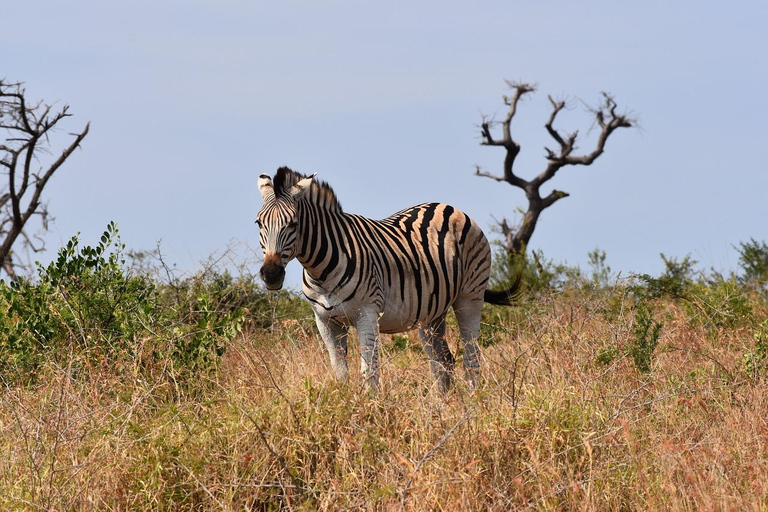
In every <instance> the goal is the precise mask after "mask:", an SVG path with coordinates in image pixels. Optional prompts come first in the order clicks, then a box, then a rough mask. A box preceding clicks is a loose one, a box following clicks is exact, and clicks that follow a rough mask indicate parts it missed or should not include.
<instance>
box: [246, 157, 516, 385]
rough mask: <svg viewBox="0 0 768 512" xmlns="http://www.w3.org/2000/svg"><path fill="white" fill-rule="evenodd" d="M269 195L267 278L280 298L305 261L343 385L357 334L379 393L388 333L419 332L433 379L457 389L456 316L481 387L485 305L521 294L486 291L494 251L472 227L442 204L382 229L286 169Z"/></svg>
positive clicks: (308, 289)
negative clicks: (452, 333)
mask: <svg viewBox="0 0 768 512" xmlns="http://www.w3.org/2000/svg"><path fill="white" fill-rule="evenodd" d="M259 189H260V191H261V193H262V196H263V198H264V205H263V206H262V208H261V211H260V212H259V214H258V221H257V222H258V223H259V225H260V233H259V238H260V242H261V246H262V249H263V251H264V266H263V267H262V269H261V275H262V278H263V279H264V282H265V284H266V286H267V287H268V288H270V289H279V288H280V287H281V286H282V280H283V277H284V275H285V271H284V269H285V265H286V264H287V263H288V262H289V261H290V260H291V259H293V258H296V259H298V260H299V262H300V263H301V264H302V266H303V267H304V276H303V291H304V294H305V296H306V298H307V300H309V302H310V303H311V304H312V307H313V309H314V311H315V315H316V318H317V324H318V328H319V329H320V333H321V336H322V337H323V340H324V341H325V343H326V345H327V346H328V350H329V354H330V356H331V363H332V365H333V367H334V370H335V372H336V375H337V377H338V378H339V379H342V380H344V379H346V378H347V376H348V371H347V364H346V352H347V349H346V347H347V341H346V331H347V328H348V327H349V326H355V327H356V328H357V331H358V334H359V336H360V344H361V353H362V359H363V361H362V363H361V365H362V370H363V374H364V377H365V379H366V381H367V383H368V385H369V386H370V387H371V388H372V389H374V390H375V389H376V387H377V384H378V339H379V332H384V333H397V332H403V331H406V330H410V329H413V328H418V329H419V331H420V335H421V339H422V342H423V344H424V348H425V352H426V353H427V355H428V356H429V358H430V363H431V367H432V372H433V374H434V376H435V378H436V380H437V382H438V383H439V385H440V387H441V388H442V389H447V388H448V387H449V386H450V384H451V376H452V371H453V362H454V360H453V355H452V354H451V352H450V350H449V348H448V344H447V342H446V341H445V335H444V333H445V315H446V313H447V311H448V309H449V308H450V307H453V308H454V311H455V313H456V317H457V320H458V323H459V326H460V330H461V335H462V340H463V343H464V368H465V374H466V377H467V380H468V382H469V383H470V384H471V385H474V383H475V381H476V380H477V377H478V371H479V357H478V350H477V344H476V339H477V335H478V332H479V328H480V312H481V309H482V304H483V301H484V299H485V300H487V301H492V302H495V303H501V304H508V303H509V299H510V294H511V293H512V292H513V291H514V290H507V291H505V292H501V293H500V292H490V291H487V290H486V287H487V285H488V278H489V274H490V268H491V250H490V246H489V244H488V240H487V239H486V237H485V235H484V234H483V232H482V230H481V229H480V227H479V226H478V225H477V224H476V223H475V222H474V221H472V219H470V218H469V217H468V216H467V215H465V214H464V213H463V212H461V211H460V210H458V209H456V208H454V207H452V206H450V205H447V204H441V203H424V204H420V205H416V206H412V207H410V208H407V209H405V210H402V211H400V212H398V213H395V214H394V215H392V216H390V217H387V218H386V219H382V220H374V219H369V218H366V217H362V216H360V215H354V214H347V213H345V212H344V211H343V209H342V208H341V205H340V204H339V201H338V199H337V198H336V195H335V194H334V193H333V190H332V189H331V188H330V187H329V186H328V185H327V184H325V183H320V182H317V181H316V180H314V179H313V177H306V176H303V175H301V174H298V173H295V172H293V171H291V170H289V169H287V168H285V167H283V168H280V169H278V171H277V174H276V175H275V178H274V181H273V180H271V179H270V178H269V176H267V175H262V176H261V177H260V179H259Z"/></svg>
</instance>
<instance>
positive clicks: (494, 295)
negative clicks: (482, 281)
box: [483, 272, 523, 306]
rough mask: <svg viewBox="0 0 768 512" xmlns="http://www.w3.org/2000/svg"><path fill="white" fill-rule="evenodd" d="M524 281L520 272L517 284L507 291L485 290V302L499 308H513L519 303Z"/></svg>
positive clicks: (516, 279)
mask: <svg viewBox="0 0 768 512" xmlns="http://www.w3.org/2000/svg"><path fill="white" fill-rule="evenodd" d="M522 281H523V273H522V272H518V274H517V277H516V278H515V282H514V283H512V286H510V287H509V288H507V289H506V290H487V289H486V290H485V295H483V300H484V301H485V302H487V303H488V304H495V305H497V306H511V305H512V304H514V303H515V302H516V301H517V296H518V295H519V294H520V283H521V282H522Z"/></svg>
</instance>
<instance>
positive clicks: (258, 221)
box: [256, 219, 261, 229]
mask: <svg viewBox="0 0 768 512" xmlns="http://www.w3.org/2000/svg"><path fill="white" fill-rule="evenodd" d="M256 225H257V226H259V229H261V221H260V220H259V219H256Z"/></svg>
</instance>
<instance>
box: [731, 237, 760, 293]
mask: <svg viewBox="0 0 768 512" xmlns="http://www.w3.org/2000/svg"><path fill="white" fill-rule="evenodd" d="M736 250H737V251H739V266H740V267H741V268H742V270H743V271H744V274H743V275H742V277H741V281H742V282H743V283H745V284H749V285H751V286H754V287H755V288H758V289H762V290H765V289H766V285H768V244H766V243H765V241H761V242H758V241H757V240H755V239H754V238H750V239H749V242H739V247H737V248H736Z"/></svg>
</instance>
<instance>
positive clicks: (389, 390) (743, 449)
mask: <svg viewBox="0 0 768 512" xmlns="http://www.w3.org/2000/svg"><path fill="white" fill-rule="evenodd" d="M605 309H606V302H605V298H604V297H599V296H594V297H586V298H585V297H583V296H578V295H574V296H570V295H568V294H561V295H558V296H554V297H550V298H546V299H542V300H541V301H540V302H539V303H537V304H535V305H533V306H530V305H529V306H528V309H526V310H521V311H519V312H518V314H517V317H518V321H517V322H511V321H510V320H504V319H501V320H498V319H496V320H494V319H493V317H494V312H493V311H492V312H490V313H489V315H488V318H489V321H493V322H502V323H501V328H498V325H497V328H496V329H495V330H494V332H495V334H494V336H496V338H497V339H496V343H495V344H493V345H491V346H490V347H488V348H486V349H484V351H483V355H484V360H485V367H484V371H485V383H484V384H483V386H482V387H481V388H480V389H479V390H477V391H476V392H475V393H473V394H470V393H468V392H467V390H466V389H465V387H464V386H463V384H462V383H461V382H459V383H458V385H457V387H456V389H455V390H454V391H452V392H451V393H449V394H448V395H446V396H441V395H440V394H439V393H437V392H436V391H435V390H434V389H433V388H432V385H431V381H430V378H429V375H428V366H427V363H426V360H425V358H424V356H423V354H422V353H421V351H420V349H419V348H418V346H417V345H418V344H417V342H416V338H415V336H413V335H411V336H410V338H409V341H408V342H405V343H403V340H402V339H398V340H397V343H395V342H390V341H388V340H389V339H388V338H387V339H385V340H384V341H385V346H384V353H383V356H382V360H383V361H384V362H385V363H384V366H383V376H382V386H381V393H380V394H379V395H378V396H376V397H372V396H369V395H368V394H367V393H366V392H365V391H364V390H362V389H361V388H360V386H359V383H360V377H359V375H358V374H356V373H355V372H354V371H353V374H352V382H351V383H350V384H349V385H338V384H336V383H335V382H333V380H332V379H331V377H330V376H331V373H332V372H331V371H330V368H329V365H328V362H327V357H326V354H325V352H324V348H323V346H322V344H321V342H320V341H319V340H318V339H317V338H316V336H315V334H314V333H313V332H307V331H305V330H304V329H303V328H302V327H301V325H300V324H298V323H290V322H287V323H285V324H284V325H282V326H281V327H280V328H278V329H276V330H275V332H273V333H268V332H264V333H259V334H250V335H243V336H241V337H240V338H238V339H237V340H236V341H235V342H234V343H233V344H231V346H229V347H228V350H227V352H226V354H225V356H224V358H223V359H222V361H221V363H220V367H219V369H218V371H217V372H215V373H212V374H209V375H208V376H200V377H199V378H198V379H194V380H191V381H190V380H185V381H180V380H178V379H175V378H174V376H175V372H174V369H173V368H172V367H164V366H162V365H160V366H158V367H156V368H152V369H150V370H151V371H147V369H146V368H139V366H138V363H136V362H131V361H126V362H123V364H121V365H120V367H119V368H115V367H114V366H112V367H86V368H83V367H77V366H76V365H74V364H70V365H67V366H54V365H49V366H47V367H45V368H44V369H43V370H42V372H41V376H40V378H39V379H38V384H37V385H35V386H33V387H12V386H6V388H5V389H4V390H3V391H2V393H0V508H1V509H3V510H35V509H42V510H282V509H286V510H314V509H319V510H344V509H359V510H521V509H529V508H530V509H534V510H564V509H566V510H766V509H768V386H767V385H766V380H765V379H753V378H750V377H749V376H748V375H746V374H745V372H744V371H743V356H744V353H745V351H746V350H748V349H749V347H751V343H752V341H751V340H752V334H753V332H752V330H751V328H749V327H743V328H732V329H729V330H725V329H720V330H713V329H711V328H705V327H695V326H692V324H691V322H689V321H688V319H687V318H686V317H685V315H684V314H683V313H682V312H681V311H680V310H679V309H678V308H677V307H676V306H675V305H674V304H672V303H668V304H660V305H659V307H658V308H657V315H658V316H659V318H660V319H663V320H664V329H663V331H662V335H661V339H660V340H659V346H658V348H657V350H656V358H655V360H654V362H653V365H652V371H651V372H650V373H648V374H642V373H640V372H638V370H637V369H636V368H635V366H634V365H633V363H632V359H631V358H629V357H626V356H619V357H616V358H614V359H613V360H612V361H611V360H607V361H606V360H603V363H599V362H597V361H598V360H599V355H600V354H601V353H602V351H605V349H606V348H608V349H611V350H614V351H617V350H618V351H617V352H615V353H617V354H622V353H623V352H621V350H622V349H623V347H624V346H625V345H626V344H627V343H629V342H630V341H631V337H632V328H633V322H634V318H633V316H632V314H631V313H630V312H629V311H628V310H625V309H623V308H617V309H615V310H614V312H613V313H612V314H611V315H606V314H604V311H605ZM765 313H766V312H765V311H763V312H762V314H763V316H765ZM608 318H610V320H609V319H608ZM452 336H453V338H452V339H451V344H452V346H453V347H456V345H457V340H456V339H455V336H456V335H455V332H452ZM403 344H405V345H406V346H405V348H402V345H403ZM355 349H356V345H354V344H353V345H352V347H351V352H352V353H351V354H350V358H351V359H350V361H351V363H352V367H353V369H354V368H356V367H357V362H358V359H357V354H356V352H355ZM138 359H140V358H137V360H138ZM132 365H133V366H132Z"/></svg>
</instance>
